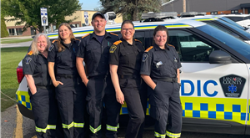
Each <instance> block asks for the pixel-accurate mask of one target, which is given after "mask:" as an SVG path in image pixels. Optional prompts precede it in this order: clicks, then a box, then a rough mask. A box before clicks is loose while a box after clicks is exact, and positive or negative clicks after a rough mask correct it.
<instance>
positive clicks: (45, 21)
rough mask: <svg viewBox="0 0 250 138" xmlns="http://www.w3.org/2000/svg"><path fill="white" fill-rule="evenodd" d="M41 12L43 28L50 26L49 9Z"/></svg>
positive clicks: (42, 9)
mask: <svg viewBox="0 0 250 138" xmlns="http://www.w3.org/2000/svg"><path fill="white" fill-rule="evenodd" d="M40 11H41V23H42V26H48V24H49V21H48V13H47V8H40Z"/></svg>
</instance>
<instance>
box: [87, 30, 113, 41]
mask: <svg viewBox="0 0 250 138" xmlns="http://www.w3.org/2000/svg"><path fill="white" fill-rule="evenodd" d="M107 37H111V36H110V33H108V32H107V31H105V35H104V38H107ZM92 38H95V39H96V40H98V38H97V35H96V34H95V32H93V35H92V37H91V39H92Z"/></svg>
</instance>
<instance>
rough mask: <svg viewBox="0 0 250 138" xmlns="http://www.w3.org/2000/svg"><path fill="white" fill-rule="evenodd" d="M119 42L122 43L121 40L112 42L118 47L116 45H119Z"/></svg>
mask: <svg viewBox="0 0 250 138" xmlns="http://www.w3.org/2000/svg"><path fill="white" fill-rule="evenodd" d="M121 42H122V40H118V41H116V42H114V45H118V44H120V43H121Z"/></svg>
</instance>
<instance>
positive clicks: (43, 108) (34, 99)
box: [28, 87, 60, 138]
mask: <svg viewBox="0 0 250 138" xmlns="http://www.w3.org/2000/svg"><path fill="white" fill-rule="evenodd" d="M28 93H29V95H30V102H31V104H32V112H33V115H34V120H35V124H36V135H37V138H57V137H58V136H59V135H60V134H59V135H58V134H57V132H56V124H57V116H58V109H57V104H56V101H55V91H54V89H53V88H45V87H44V88H40V87H37V92H36V93H35V94H34V95H32V94H31V92H30V90H28Z"/></svg>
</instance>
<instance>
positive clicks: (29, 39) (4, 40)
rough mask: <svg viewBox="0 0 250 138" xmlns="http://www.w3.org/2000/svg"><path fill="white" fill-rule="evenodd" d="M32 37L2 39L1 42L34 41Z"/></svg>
mask: <svg viewBox="0 0 250 138" xmlns="http://www.w3.org/2000/svg"><path fill="white" fill-rule="evenodd" d="M32 40H33V39H32V38H26V39H20V38H17V39H13V38H11V39H1V44H10V43H21V42H28V41H32Z"/></svg>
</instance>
